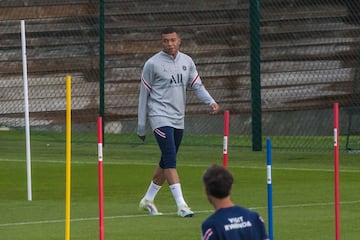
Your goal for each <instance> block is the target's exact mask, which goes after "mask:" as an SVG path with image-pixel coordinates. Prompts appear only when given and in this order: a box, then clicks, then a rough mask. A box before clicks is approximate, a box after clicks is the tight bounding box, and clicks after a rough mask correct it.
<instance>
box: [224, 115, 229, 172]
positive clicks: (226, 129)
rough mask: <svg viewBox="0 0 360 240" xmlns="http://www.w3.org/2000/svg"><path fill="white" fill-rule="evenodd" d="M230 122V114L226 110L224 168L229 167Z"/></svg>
mask: <svg viewBox="0 0 360 240" xmlns="http://www.w3.org/2000/svg"><path fill="white" fill-rule="evenodd" d="M229 121H230V112H229V111H228V110H226V111H225V112H224V144H223V166H224V167H226V168H227V167H228V158H229V154H228V140H229Z"/></svg>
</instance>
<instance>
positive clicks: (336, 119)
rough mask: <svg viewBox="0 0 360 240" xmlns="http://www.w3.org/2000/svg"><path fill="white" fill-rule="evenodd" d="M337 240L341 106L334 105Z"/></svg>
mask: <svg viewBox="0 0 360 240" xmlns="http://www.w3.org/2000/svg"><path fill="white" fill-rule="evenodd" d="M334 180H335V181H334V184H335V239H336V240H340V184H339V182H340V180H339V104H338V103H334Z"/></svg>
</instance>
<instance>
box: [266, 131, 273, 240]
mask: <svg viewBox="0 0 360 240" xmlns="http://www.w3.org/2000/svg"><path fill="white" fill-rule="evenodd" d="M271 145H272V144H271V139H269V138H268V139H266V170H267V193H268V218H269V239H270V240H273V239H274V231H273V210H272V208H273V204H272V179H271V166H272V146H271Z"/></svg>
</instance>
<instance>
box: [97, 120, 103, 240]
mask: <svg viewBox="0 0 360 240" xmlns="http://www.w3.org/2000/svg"><path fill="white" fill-rule="evenodd" d="M97 123H98V182H99V233H100V240H103V239H104V184H103V149H102V146H103V134H102V129H103V128H102V125H103V124H102V117H100V116H99V117H98V120H97Z"/></svg>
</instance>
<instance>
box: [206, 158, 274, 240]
mask: <svg viewBox="0 0 360 240" xmlns="http://www.w3.org/2000/svg"><path fill="white" fill-rule="evenodd" d="M233 182H234V179H233V176H232V174H231V173H230V172H229V171H228V170H227V169H226V168H224V167H222V166H219V165H216V164H215V165H213V166H211V167H210V168H208V169H207V170H206V171H205V173H204V175H203V183H204V187H205V192H206V195H207V198H208V200H209V202H210V203H211V204H212V205H213V206H214V208H215V213H213V214H212V215H211V216H209V217H208V218H207V219H206V220H205V221H204V222H203V223H202V225H201V231H202V235H201V239H202V240H234V239H237V240H268V239H269V238H268V236H267V233H266V230H265V224H264V222H263V220H262V218H261V217H260V216H259V214H258V213H256V212H254V211H251V210H249V209H247V208H244V207H241V206H237V205H235V204H234V203H233V202H232V200H231V199H230V191H231V186H232V184H233Z"/></svg>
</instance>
